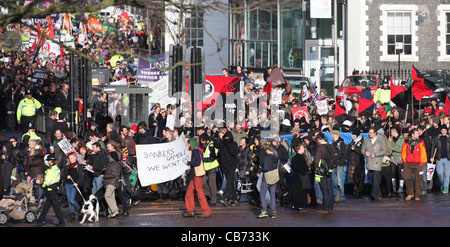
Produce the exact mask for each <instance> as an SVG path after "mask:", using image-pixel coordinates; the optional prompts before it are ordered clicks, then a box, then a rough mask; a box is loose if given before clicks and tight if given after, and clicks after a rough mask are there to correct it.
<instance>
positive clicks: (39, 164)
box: [0, 27, 450, 220]
mask: <svg viewBox="0 0 450 247" xmlns="http://www.w3.org/2000/svg"><path fill="white" fill-rule="evenodd" d="M133 30H134V29H133V27H129V28H126V27H124V29H123V30H122V31H120V32H119V37H121V39H119V40H120V43H121V46H120V47H122V48H124V49H125V47H126V46H127V44H129V45H130V46H131V47H133V46H136V45H137V43H139V44H140V43H141V41H142V40H139V39H137V40H136V39H134V38H133V37H134V36H133V35H134V34H133V32H132V31H133ZM144 30H146V29H145V28H142V29H141V31H142V32H144ZM137 35H138V36H139V37H143V39H145V38H144V37H145V34H137ZM88 40H89V42H88V43H86V44H84V45H77V48H78V49H79V50H80V51H83V52H85V53H89V54H90V55H92V56H93V57H95V56H98V55H101V56H105V57H109V58H110V57H112V56H111V55H113V54H108V48H109V47H110V46H111V48H114V47H113V46H114V44H115V43H114V42H115V41H117V40H115V39H114V37H113V36H110V37H109V38H108V39H107V40H103V38H102V37H97V36H90V37H88ZM127 41H128V42H127ZM108 43H109V44H110V45H108ZM144 43H145V42H144ZM105 44H106V45H105ZM141 45H142V44H141ZM28 59H29V54H28V53H27V52H26V51H24V52H21V53H19V54H18V56H17V58H16V59H15V60H13V61H11V62H9V63H4V62H0V75H1V77H2V90H1V92H0V94H1V97H0V98H1V99H0V100H1V105H3V106H6V107H2V108H1V109H0V110H1V111H2V112H1V113H0V129H2V130H5V129H6V128H7V126H6V122H7V121H6V120H8V118H7V115H8V114H7V111H17V107H18V106H19V105H20V101H21V100H22V99H23V98H25V97H27V96H26V95H31V98H34V99H36V100H38V101H39V102H40V103H41V104H42V105H43V106H45V107H49V108H50V109H55V108H57V107H61V108H63V110H67V109H70V108H67V107H68V105H70V102H67V91H66V88H67V86H68V85H69V84H70V71H69V68H70V67H69V66H68V65H69V64H68V60H67V58H65V57H58V58H56V59H55V60H54V61H49V62H47V63H46V64H45V65H43V64H42V63H41V62H40V61H36V62H33V63H29V62H28ZM118 61H119V62H117V63H116V64H115V65H112V64H111V63H110V61H108V59H106V60H105V62H104V63H100V64H98V65H99V66H107V67H109V68H110V73H111V74H110V78H111V80H119V79H123V78H126V77H127V76H128V78H127V79H129V80H133V78H129V76H131V68H130V67H129V66H127V61H126V59H121V60H118ZM36 69H45V70H46V73H47V74H46V77H45V79H42V80H37V84H33V83H32V80H31V78H32V76H33V73H34V70H36ZM275 69H276V70H282V69H281V68H277V66H273V67H272V68H268V70H267V72H266V73H265V74H264V75H261V76H258V77H256V78H253V72H251V71H247V72H244V71H243V70H242V68H241V67H238V70H237V71H235V72H233V73H229V71H228V69H224V70H223V71H222V72H223V74H224V76H228V75H229V74H233V75H237V76H241V77H242V78H243V82H244V84H245V86H244V88H245V89H244V90H245V107H244V109H243V110H237V112H236V115H235V116H236V117H235V118H233V119H231V120H230V119H208V118H207V117H205V116H197V117H198V123H199V124H198V125H197V126H195V127H193V126H194V125H193V123H192V122H191V119H192V118H191V117H190V116H191V113H190V107H189V106H186V105H182V106H181V107H177V106H176V105H171V104H169V105H165V106H162V105H160V104H154V105H153V107H152V112H151V113H150V115H149V116H148V119H145V120H143V121H141V122H139V123H138V124H136V125H132V126H127V125H125V124H124V123H122V122H121V118H120V115H118V116H116V117H115V118H114V119H112V118H111V116H110V114H109V112H108V105H107V103H106V102H107V95H106V94H99V93H95V92H93V94H92V95H91V96H90V97H89V101H88V102H87V104H86V106H87V107H88V114H89V115H90V119H91V121H90V122H89V128H90V129H89V131H87V136H81V137H80V136H77V135H75V134H74V133H72V132H71V131H70V128H69V124H68V122H67V115H66V114H65V113H64V112H57V111H55V110H51V111H50V113H49V115H48V116H47V119H46V126H45V129H46V135H45V137H43V138H42V139H41V138H40V137H39V136H37V135H36V136H33V135H31V134H28V133H32V132H35V129H36V123H35V121H32V120H31V121H29V122H27V124H23V123H22V126H21V127H22V133H25V135H23V136H19V137H13V138H10V139H9V140H4V141H3V142H2V144H1V147H2V156H1V179H2V181H1V183H0V184H1V188H2V189H1V193H2V196H5V195H11V194H12V193H13V191H14V187H15V186H17V184H18V183H20V182H22V181H27V180H31V181H34V183H35V184H36V185H35V196H36V199H37V200H38V201H39V200H40V199H41V198H43V197H44V192H43V188H42V186H40V184H41V183H42V182H41V181H42V178H43V176H44V175H45V171H46V169H48V168H47V167H48V166H47V165H46V162H45V159H44V156H45V155H47V154H52V155H54V157H55V161H54V163H56V164H57V165H58V167H59V168H60V169H61V174H62V175H61V178H62V180H63V181H64V185H65V186H63V187H62V188H64V191H61V194H62V195H63V196H62V198H63V199H64V200H63V201H64V202H63V203H64V204H66V205H67V206H68V207H69V211H70V215H71V216H70V217H71V220H75V219H76V214H77V213H78V212H79V210H80V203H82V198H81V197H83V198H88V197H89V195H91V194H94V195H96V196H98V197H99V198H104V200H101V210H102V213H103V215H105V216H108V217H111V218H114V217H116V216H118V215H124V216H126V215H128V213H129V209H130V208H131V206H132V205H136V204H137V202H138V201H139V194H138V190H137V188H138V187H139V180H138V178H137V164H136V158H135V155H136V145H137V144H153V143H163V142H170V141H173V140H174V139H176V138H179V137H180V136H181V134H182V133H184V134H185V135H186V136H196V137H198V140H199V141H198V147H196V149H198V150H199V151H200V152H199V153H198V152H195V155H196V156H197V155H200V156H201V157H202V160H203V164H204V167H205V175H203V177H202V180H201V186H200V185H199V180H198V179H195V189H196V190H198V189H199V187H200V188H201V190H202V191H203V192H204V195H205V200H207V201H208V205H206V206H205V203H204V201H203V199H202V202H201V203H202V207H204V209H205V208H206V209H205V210H204V214H202V216H203V217H209V216H210V214H211V211H210V210H208V209H207V208H208V207H215V206H217V205H218V204H219V205H223V206H227V207H228V206H231V207H236V206H239V202H240V199H241V196H242V193H248V194H249V199H250V202H251V203H252V204H254V205H256V206H261V207H262V211H261V214H260V215H259V216H258V217H260V218H264V217H268V216H271V217H272V218H276V217H277V216H278V214H277V212H276V207H277V206H279V205H281V206H284V207H288V208H293V209H294V210H297V211H301V212H303V211H307V210H308V209H309V208H315V207H317V208H319V209H320V210H318V212H322V213H329V212H332V211H333V205H334V203H336V202H342V201H345V200H346V194H349V193H353V194H354V196H356V197H359V196H362V195H364V193H365V192H366V191H367V190H369V189H370V191H369V192H368V193H369V194H370V197H371V198H372V199H373V200H380V199H382V198H383V197H392V196H394V194H398V195H399V196H405V199H406V200H412V199H414V200H420V197H421V196H424V195H426V194H427V193H428V192H430V191H431V189H433V188H436V187H438V188H439V190H440V191H441V192H442V193H445V194H447V193H448V186H449V173H450V161H449V159H450V138H448V128H449V127H450V121H449V120H450V116H448V115H446V114H445V113H443V112H442V108H443V106H442V105H441V104H442V102H437V101H436V100H432V101H431V105H430V106H427V107H425V108H424V109H423V110H422V112H420V115H421V117H420V118H417V119H414V118H413V120H411V119H407V118H406V117H405V114H406V113H405V109H402V108H399V107H397V106H391V105H390V102H389V101H388V102H386V101H385V100H384V98H383V95H382V93H384V94H386V91H387V92H388V91H389V86H388V85H383V86H382V90H384V92H381V91H382V90H378V91H377V92H375V95H371V93H370V90H369V91H367V90H363V93H362V95H361V96H357V95H346V98H345V101H343V102H345V103H344V104H343V105H342V107H343V108H344V109H345V111H346V113H347V114H346V115H345V117H344V118H339V119H338V118H335V115H334V110H335V107H336V102H335V101H334V99H329V98H328V97H327V96H326V92H325V91H321V92H320V93H319V94H318V95H317V97H316V95H315V94H314V93H313V91H312V90H311V88H310V91H309V94H308V95H310V96H309V97H308V98H306V99H305V98H302V97H301V96H300V95H298V94H297V93H293V92H292V91H291V90H290V87H289V84H288V82H286V81H278V82H276V83H275V82H274V83H273V84H272V88H273V89H281V90H283V94H282V95H283V96H282V100H281V102H282V103H281V104H280V105H277V107H276V109H275V107H273V106H271V105H270V104H267V107H265V109H263V110H262V111H261V109H258V108H257V107H256V108H255V107H253V106H252V102H254V101H256V99H257V98H258V97H260V96H261V95H264V92H265V91H266V90H265V89H266V88H267V85H268V83H269V82H268V81H267V78H268V77H269V76H270V74H271V73H272V71H273V70H275ZM383 84H387V83H383ZM367 94H370V95H368V96H367ZM384 96H385V95H384ZM359 97H367V98H369V99H374V104H376V106H375V109H374V111H373V114H372V115H367V116H365V115H359V114H358V98H359ZM320 100H327V102H328V113H327V114H323V115H319V114H318V109H317V105H316V104H315V103H314V102H318V101H320ZM268 103H270V101H268ZM340 103H341V102H338V104H340ZM272 107H273V108H272ZM297 107H306V108H307V109H308V115H307V116H304V117H298V118H294V116H293V112H292V110H293V109H294V108H297ZM177 109H181V110H182V113H181V112H178V111H177ZM258 110H259V111H258ZM280 112H281V113H282V114H280ZM18 120H20V119H18ZM267 133H268V134H267ZM344 133H348V134H351V136H352V138H351V142H350V143H349V144H346V143H344V140H343V138H342V137H341V135H343V134H344ZM362 133H364V134H366V133H367V135H368V136H365V137H363V135H362ZM286 136H289V138H286ZM63 139H67V140H68V141H69V142H70V144H72V146H73V148H74V152H73V153H70V154H66V153H64V152H63V151H62V150H61V148H60V147H59V146H58V145H57V143H58V142H60V141H61V140H63ZM331 155H336V156H335V158H330V156H331ZM193 163H196V164H197V165H198V162H193V161H191V163H189V164H191V165H192V164H193ZM427 163H435V164H436V175H435V176H434V177H433V179H432V180H428V179H427V176H426V174H427V165H426V164H427ZM274 170H276V171H277V172H276V173H277V175H275V177H276V179H275V182H273V181H272V179H273V178H272V176H273V175H272V174H273V171H274ZM271 171H272V173H270V172H271ZM319 171H320V172H319ZM269 173H270V175H269ZM11 175H12V176H11ZM367 175H368V176H369V179H368V178H367V177H366V176H367ZM186 178H189V176H182V177H180V178H178V179H176V180H174V181H170V182H166V183H162V184H158V185H157V190H156V191H157V193H158V195H159V196H158V197H159V198H158V199H157V201H158V202H159V201H163V202H168V201H170V200H171V198H172V197H173V192H174V191H177V192H178V193H179V194H181V195H184V194H183V193H184V192H185V191H186V188H187V187H188V186H189V179H186ZM345 178H347V181H348V182H349V183H350V184H351V185H352V186H351V191H347V190H348V187H345V180H346V179H345ZM368 180H370V181H371V182H370V186H369V185H368V183H366V181H368ZM78 190H79V191H81V195H80V194H79V193H78ZM244 191H245V192H244ZM197 192H198V191H197ZM191 193H193V192H192V191H190V190H189V198H192V194H191ZM186 198H188V194H186ZM186 203H187V202H186ZM190 203H191V204H192V202H191V200H190ZM191 204H190V205H189V207H187V208H189V209H191V208H192V205H191ZM120 205H121V206H120ZM318 205H321V206H318ZM119 206H120V207H119ZM269 206H270V209H271V213H270V214H269V210H268V207H269ZM184 215H185V216H188V217H190V216H193V214H192V212H187V213H186V214H184ZM78 216H80V214H79V213H78Z"/></svg>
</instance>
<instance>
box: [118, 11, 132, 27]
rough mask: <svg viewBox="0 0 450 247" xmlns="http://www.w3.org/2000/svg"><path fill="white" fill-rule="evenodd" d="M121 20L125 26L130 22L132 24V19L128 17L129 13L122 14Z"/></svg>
mask: <svg viewBox="0 0 450 247" xmlns="http://www.w3.org/2000/svg"><path fill="white" fill-rule="evenodd" d="M120 19H121V20H122V22H123V24H125V25H128V22H130V17H128V14H127V12H125V11H124V12H122V14H121V15H120Z"/></svg>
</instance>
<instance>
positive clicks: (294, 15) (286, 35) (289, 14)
mask: <svg viewBox="0 0 450 247" xmlns="http://www.w3.org/2000/svg"><path fill="white" fill-rule="evenodd" d="M280 8H281V25H280V28H281V30H282V31H281V34H280V35H281V37H280V43H281V44H282V45H281V56H280V57H281V61H280V65H281V67H284V68H302V65H303V31H302V30H303V18H302V3H301V1H293V2H284V3H280Z"/></svg>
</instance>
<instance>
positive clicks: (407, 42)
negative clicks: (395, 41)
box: [404, 35, 411, 44]
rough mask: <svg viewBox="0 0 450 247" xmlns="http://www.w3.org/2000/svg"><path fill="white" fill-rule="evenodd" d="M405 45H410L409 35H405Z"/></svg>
mask: <svg viewBox="0 0 450 247" xmlns="http://www.w3.org/2000/svg"><path fill="white" fill-rule="evenodd" d="M404 42H405V44H411V35H405V41H404Z"/></svg>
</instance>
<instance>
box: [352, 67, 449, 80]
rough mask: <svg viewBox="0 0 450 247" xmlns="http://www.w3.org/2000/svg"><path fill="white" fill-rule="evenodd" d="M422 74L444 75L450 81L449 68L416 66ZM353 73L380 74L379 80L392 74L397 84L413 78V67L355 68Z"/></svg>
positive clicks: (444, 78)
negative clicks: (365, 69) (363, 69)
mask: <svg viewBox="0 0 450 247" xmlns="http://www.w3.org/2000/svg"><path fill="white" fill-rule="evenodd" d="M416 69H417V70H418V71H419V72H420V73H421V74H427V75H430V74H432V75H430V76H438V77H442V78H443V80H444V82H447V81H450V70H449V69H423V68H416ZM353 74H372V75H378V78H379V80H383V79H384V78H385V77H389V76H392V80H393V81H394V83H396V84H400V83H401V82H402V81H405V82H406V81H408V79H410V78H411V74H412V68H409V69H400V70H399V69H371V70H367V71H362V70H361V71H360V70H356V69H354V70H353Z"/></svg>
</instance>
